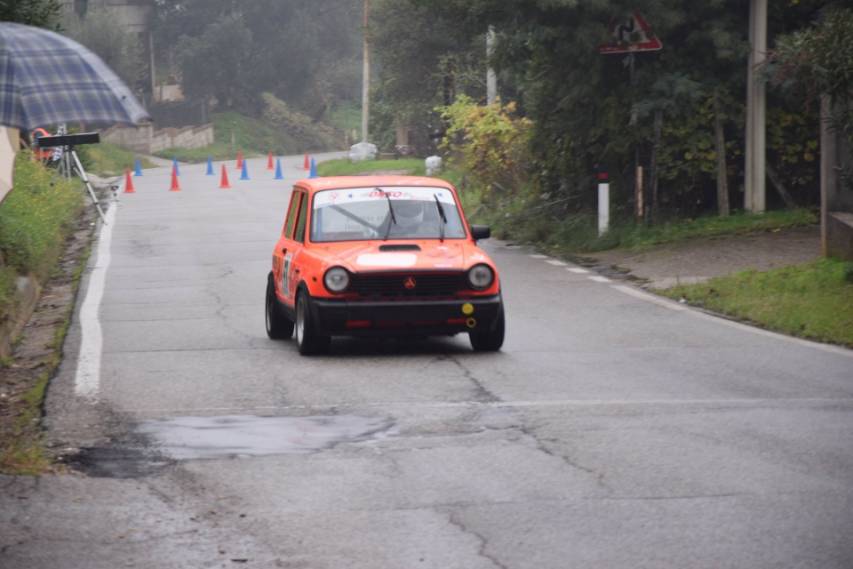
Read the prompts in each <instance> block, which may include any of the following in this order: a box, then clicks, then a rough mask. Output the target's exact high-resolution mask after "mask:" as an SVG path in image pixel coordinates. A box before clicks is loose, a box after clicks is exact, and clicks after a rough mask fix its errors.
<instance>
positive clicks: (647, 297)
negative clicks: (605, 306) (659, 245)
mask: <svg viewBox="0 0 853 569" xmlns="http://www.w3.org/2000/svg"><path fill="white" fill-rule="evenodd" d="M590 278H594V277H590ZM610 288H612V289H614V290H618V291H619V292H621V293H624V294H627V295H629V296H633V297H635V298H639V299H640V300H644V301H646V302H651V303H652V304H657V305H658V306H663V307H664V308H668V309H670V310H676V311H682V312H685V313H686V314H689V315H690V316H694V317H696V318H701V319H702V320H707V321H709V322H715V323H717V324H721V325H723V326H728V327H730V328H736V329H738V330H741V331H744V332H751V333H753V334H758V335H759V336H766V337H768V338H774V339H776V340H783V341H785V342H789V343H792V344H798V345H800V346H804V347H807V348H812V349H815V350H820V351H822V352H828V353H830V354H835V355H839V356H845V357H848V358H853V350H848V349H847V348H842V347H840V346H833V345H831V344H821V343H819V342H813V341H811V340H805V339H803V338H795V337H794V336H786V335H785V334H780V333H779V332H771V331H770V330H765V329H763V328H758V327H756V326H750V325H749V324H743V323H741V322H735V321H734V320H729V319H727V318H724V317H722V316H716V315H714V314H708V313H707V312H703V311H701V310H698V309H694V308H691V307H690V306H688V305H682V304H676V303H675V301H671V300H668V299H666V298H662V297H659V296H655V295H653V294H651V293H646V292H642V291H640V290H637V289H635V288H631V287H629V286H624V285H613V286H612V287H610Z"/></svg>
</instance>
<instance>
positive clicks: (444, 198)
mask: <svg viewBox="0 0 853 569" xmlns="http://www.w3.org/2000/svg"><path fill="white" fill-rule="evenodd" d="M386 199H391V200H421V201H433V200H435V199H438V201H440V202H442V203H446V204H450V205H453V206H455V205H456V202H455V201H454V200H453V193H452V192H450V190H447V189H444V188H424V187H421V188H416V187H393V188H353V189H349V190H324V191H321V192H317V194H316V195H315V196H314V208H315V209H316V208H320V207H326V206H332V205H341V204H347V203H357V202H370V201H375V200H386Z"/></svg>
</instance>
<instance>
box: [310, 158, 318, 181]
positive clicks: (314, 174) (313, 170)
mask: <svg viewBox="0 0 853 569" xmlns="http://www.w3.org/2000/svg"><path fill="white" fill-rule="evenodd" d="M308 177H309V178H316V177H317V162H316V161H315V160H314V158H311V169H310V170H309V172H308Z"/></svg>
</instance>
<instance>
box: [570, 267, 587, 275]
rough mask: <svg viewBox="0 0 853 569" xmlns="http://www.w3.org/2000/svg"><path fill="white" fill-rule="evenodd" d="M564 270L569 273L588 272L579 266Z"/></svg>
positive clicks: (582, 273)
mask: <svg viewBox="0 0 853 569" xmlns="http://www.w3.org/2000/svg"><path fill="white" fill-rule="evenodd" d="M566 270H567V271H569V272H570V273H575V274H576V275H587V274H589V271H587V270H586V269H581V268H580V267H569V268H568V269H566Z"/></svg>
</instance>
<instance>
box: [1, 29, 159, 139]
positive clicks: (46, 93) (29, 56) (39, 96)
mask: <svg viewBox="0 0 853 569" xmlns="http://www.w3.org/2000/svg"><path fill="white" fill-rule="evenodd" d="M149 118H150V117H149V116H148V113H147V112H146V111H145V109H144V108H143V107H142V105H140V104H139V102H138V101H137V100H136V98H135V97H134V96H133V94H132V93H131V92H130V89H129V88H128V87H127V85H125V84H124V83H123V82H122V80H121V79H119V78H118V76H117V75H116V74H115V73H114V72H113V71H112V70H111V69H110V68H109V67H107V65H106V64H105V63H104V62H103V61H102V60H101V58H99V57H98V56H97V55H95V54H94V53H92V52H91V51H89V50H88V49H86V48H85V47H83V46H82V45H80V44H79V43H77V42H75V41H74V40H71V39H69V38H67V37H65V36H62V35H59V34H57V33H54V32H51V31H49V30H45V29H42V28H34V27H31V26H24V25H21V24H13V23H6V22H2V23H0V125H6V126H12V127H17V128H20V129H21V130H25V131H29V130H32V129H33V128H35V127H39V126H48V125H55V124H60V123H66V122H72V123H73V122H83V123H87V124H101V125H108V124H116V123H123V124H136V123H138V122H140V121H143V120H146V119H149Z"/></svg>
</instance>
